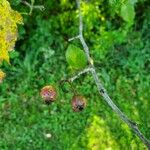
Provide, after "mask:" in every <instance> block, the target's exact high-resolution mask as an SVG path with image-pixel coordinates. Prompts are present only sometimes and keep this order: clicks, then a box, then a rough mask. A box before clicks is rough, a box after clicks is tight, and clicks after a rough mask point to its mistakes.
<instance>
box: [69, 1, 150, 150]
mask: <svg viewBox="0 0 150 150" xmlns="http://www.w3.org/2000/svg"><path fill="white" fill-rule="evenodd" d="M76 2H77V7H78V10H79V39H80V42H81V44H82V46H83V49H84V51H85V54H86V56H87V60H88V62H89V64H90V68H92V69H90V70H88V71H91V73H92V76H93V79H94V81H95V84H96V86H97V89H98V91H99V94H100V95H101V96H102V97H103V98H104V100H105V102H107V104H108V105H109V106H110V107H111V108H112V110H113V111H114V112H115V113H116V114H117V115H118V116H119V117H120V118H121V119H122V120H123V121H124V122H125V123H126V124H127V125H128V126H129V127H130V128H131V129H132V130H133V132H134V133H135V134H136V135H137V136H138V137H139V138H140V139H141V141H142V142H143V143H144V144H145V145H146V146H147V148H148V149H150V141H148V139H146V137H145V136H144V135H143V134H142V133H141V131H140V130H139V129H138V126H137V124H136V123H134V122H133V121H131V120H130V119H128V117H127V116H126V115H125V114H124V113H123V112H122V111H121V110H120V109H119V108H118V107H117V106H116V105H115V103H114V102H113V101H112V99H111V98H110V97H109V95H108V94H107V92H106V89H105V88H104V87H103V85H102V83H101V81H100V79H99V78H98V75H97V72H96V69H95V66H94V63H93V62H92V61H91V60H92V59H91V58H90V52H89V48H88V46H87V44H86V42H85V40H84V37H83V18H82V12H81V6H80V5H81V4H80V0H76ZM74 39H75V38H74ZM91 62H92V63H91ZM85 72H87V70H86V69H85V70H83V71H81V72H80V73H78V74H77V75H76V76H75V77H72V78H71V81H73V80H75V79H77V78H78V77H79V76H80V75H81V74H83V73H85Z"/></svg>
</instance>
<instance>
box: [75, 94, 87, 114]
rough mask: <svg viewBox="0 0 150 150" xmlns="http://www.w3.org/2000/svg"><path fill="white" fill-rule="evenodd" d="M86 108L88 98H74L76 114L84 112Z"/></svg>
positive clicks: (77, 96)
mask: <svg viewBox="0 0 150 150" xmlns="http://www.w3.org/2000/svg"><path fill="white" fill-rule="evenodd" d="M85 107H86V98H85V97H83V96H79V95H76V96H73V98H72V109H73V110H74V111H75V112H79V111H82V110H83V109H84V108H85Z"/></svg>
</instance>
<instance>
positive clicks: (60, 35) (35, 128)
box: [0, 0, 150, 150]
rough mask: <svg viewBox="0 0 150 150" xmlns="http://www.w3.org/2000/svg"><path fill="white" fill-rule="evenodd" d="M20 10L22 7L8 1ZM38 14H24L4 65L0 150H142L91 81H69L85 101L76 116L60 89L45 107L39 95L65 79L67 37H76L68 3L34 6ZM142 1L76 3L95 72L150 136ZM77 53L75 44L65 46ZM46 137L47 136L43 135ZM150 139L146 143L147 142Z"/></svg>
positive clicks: (147, 24)
mask: <svg viewBox="0 0 150 150" xmlns="http://www.w3.org/2000/svg"><path fill="white" fill-rule="evenodd" d="M10 3H11V5H12V7H13V8H14V9H16V10H18V11H19V12H21V13H22V12H28V11H29V9H28V8H27V7H26V6H24V5H22V4H21V3H20V1H19V0H18V1H10ZM35 4H37V5H40V4H41V5H44V6H45V11H43V12H41V11H38V10H34V11H33V14H32V15H31V16H26V15H24V16H23V17H24V26H20V27H19V40H18V42H17V44H16V47H15V51H14V52H12V53H11V54H10V55H11V56H10V57H11V66H9V65H7V64H3V66H2V68H4V70H5V72H6V73H7V78H6V80H5V82H3V83H2V84H0V93H1V95H0V138H1V140H0V149H36V150H37V149H52V150H53V149H54V150H70V149H71V150H77V149H79V150H80V149H82V150H83V149H85V150H87V149H91V150H100V149H102V150H103V149H107V148H110V149H115V150H117V149H118V150H119V149H135V150H136V149H140V150H143V149H146V148H145V147H144V145H143V143H141V141H140V140H139V139H138V138H137V137H136V136H135V134H133V133H132V131H131V130H130V129H129V128H128V127H127V126H126V125H125V124H124V123H123V122H122V121H121V120H120V119H118V116H116V115H115V114H114V113H113V112H112V110H111V109H110V108H109V107H108V106H107V104H106V103H105V102H104V101H103V99H102V98H99V95H98V92H97V89H96V87H95V85H94V82H93V81H92V77H91V76H90V75H87V76H86V75H83V76H82V77H81V78H80V79H79V80H78V81H75V82H74V86H75V87H76V88H77V90H78V91H79V93H80V94H82V95H85V96H86V97H87V99H88V106H87V108H86V109H85V110H84V111H83V112H82V113H74V112H72V110H71V105H70V102H71V97H72V95H73V94H72V93H71V92H65V93H64V92H62V90H60V91H59V98H58V100H57V102H56V103H53V104H52V105H51V106H49V107H47V106H45V105H44V104H43V102H42V100H41V98H40V96H39V91H40V89H41V87H43V86H44V85H47V84H55V83H57V82H58V81H59V80H60V79H62V77H64V78H65V77H67V76H69V75H70V74H71V72H70V69H69V67H68V64H67V62H66V59H65V51H66V49H67V46H68V44H69V42H68V39H69V38H70V37H73V36H75V35H76V34H77V33H78V13H77V11H76V4H75V1H69V0H60V1H56V0H50V1H44V0H39V1H36V3H35ZM148 4H149V1H148V0H139V1H137V0H134V1H133V0H132V1H131V0H126V1H123V0H122V1H115V0H107V1H105V0H101V1H98V0H88V1H87V2H85V1H84V2H83V5H82V9H83V10H82V11H83V15H84V34H85V38H86V41H87V43H88V46H89V47H90V49H91V55H92V57H93V58H94V60H95V65H96V67H97V68H96V69H97V71H98V73H99V77H100V78H101V80H102V82H103V84H104V85H105V87H106V89H107V90H108V93H109V94H110V96H111V97H112V98H113V100H114V102H115V103H116V104H117V105H118V107H119V108H120V109H121V110H122V111H123V112H124V113H125V114H126V115H127V116H128V117H129V118H131V119H132V120H134V121H135V122H137V123H138V124H139V127H140V129H141V131H142V132H143V134H144V135H145V136H146V137H147V138H149V137H150V132H149V131H150V117H149V114H150V109H149V108H150V103H149V95H150V91H149V85H150V75H149V70H150V65H149V64H150V63H149V62H150V59H149V58H150V53H149V48H150V41H149V39H150V33H149V28H150V9H149V5H148ZM72 43H73V44H75V45H77V46H79V47H81V45H80V44H79V42H78V41H74V42H72ZM48 133H50V134H51V138H47V137H46V134H48ZM149 139H150V138H149Z"/></svg>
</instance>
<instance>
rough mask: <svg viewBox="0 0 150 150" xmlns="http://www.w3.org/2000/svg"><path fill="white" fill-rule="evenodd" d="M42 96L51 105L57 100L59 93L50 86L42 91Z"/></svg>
mask: <svg viewBox="0 0 150 150" xmlns="http://www.w3.org/2000/svg"><path fill="white" fill-rule="evenodd" d="M40 95H41V97H42V98H43V99H44V102H45V103H46V104H50V103H51V102H54V101H55V100H56V97H57V91H56V89H55V88H54V87H53V86H51V85H48V86H45V87H43V88H42V89H41V93H40Z"/></svg>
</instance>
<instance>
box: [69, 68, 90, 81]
mask: <svg viewBox="0 0 150 150" xmlns="http://www.w3.org/2000/svg"><path fill="white" fill-rule="evenodd" d="M92 70H93V68H91V67H88V68H85V69H84V70H82V71H80V72H79V73H78V74H77V75H75V76H73V77H72V78H70V79H68V80H69V81H70V82H73V81H74V80H76V79H77V78H79V77H80V76H81V75H82V74H84V73H88V72H91V71H92Z"/></svg>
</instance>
